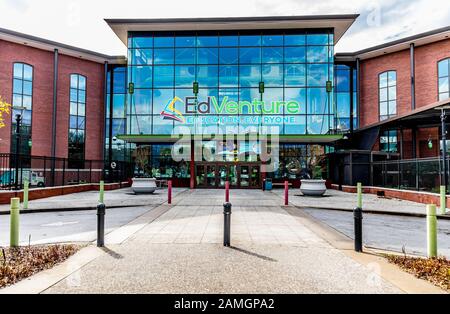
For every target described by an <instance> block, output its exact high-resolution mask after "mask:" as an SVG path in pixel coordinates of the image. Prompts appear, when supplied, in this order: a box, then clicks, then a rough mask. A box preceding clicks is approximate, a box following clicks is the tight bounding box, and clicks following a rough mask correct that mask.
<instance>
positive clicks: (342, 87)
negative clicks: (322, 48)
mask: <svg viewBox="0 0 450 314" xmlns="http://www.w3.org/2000/svg"><path fill="white" fill-rule="evenodd" d="M349 75H350V71H345V70H338V71H337V72H336V91H337V92H350V77H349Z"/></svg>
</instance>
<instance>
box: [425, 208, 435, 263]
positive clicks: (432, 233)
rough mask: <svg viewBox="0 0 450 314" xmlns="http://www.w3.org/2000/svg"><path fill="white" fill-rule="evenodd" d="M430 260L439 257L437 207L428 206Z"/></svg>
mask: <svg viewBox="0 0 450 314" xmlns="http://www.w3.org/2000/svg"><path fill="white" fill-rule="evenodd" d="M427 243H428V251H427V252H428V258H432V257H437V217H436V205H427Z"/></svg>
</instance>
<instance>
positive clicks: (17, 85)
mask: <svg viewBox="0 0 450 314" xmlns="http://www.w3.org/2000/svg"><path fill="white" fill-rule="evenodd" d="M22 82H23V81H22V80H19V79H14V84H13V85H14V87H13V93H15V94H22V93H23V89H22Z"/></svg>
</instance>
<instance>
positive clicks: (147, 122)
mask: <svg viewBox="0 0 450 314" xmlns="http://www.w3.org/2000/svg"><path fill="white" fill-rule="evenodd" d="M132 117H133V118H134V119H133V120H132V124H131V134H151V133H152V116H132ZM158 117H159V116H158Z"/></svg>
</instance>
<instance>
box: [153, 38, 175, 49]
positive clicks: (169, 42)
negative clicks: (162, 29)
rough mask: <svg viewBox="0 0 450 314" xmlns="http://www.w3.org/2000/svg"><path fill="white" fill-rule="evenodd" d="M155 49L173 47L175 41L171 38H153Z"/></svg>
mask: <svg viewBox="0 0 450 314" xmlns="http://www.w3.org/2000/svg"><path fill="white" fill-rule="evenodd" d="M154 45H155V47H173V46H174V45H175V39H174V38H173V37H155V41H154Z"/></svg>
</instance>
